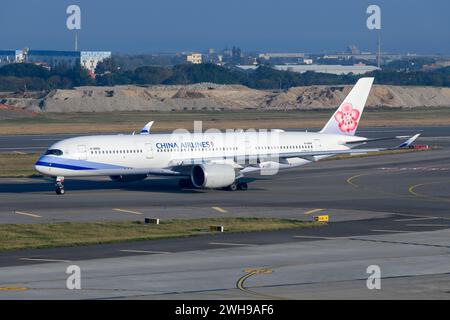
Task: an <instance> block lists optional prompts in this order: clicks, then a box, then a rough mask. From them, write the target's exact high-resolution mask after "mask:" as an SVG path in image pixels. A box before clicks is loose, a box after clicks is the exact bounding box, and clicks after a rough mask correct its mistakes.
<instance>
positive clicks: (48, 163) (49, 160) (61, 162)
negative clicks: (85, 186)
mask: <svg viewBox="0 0 450 320" xmlns="http://www.w3.org/2000/svg"><path fill="white" fill-rule="evenodd" d="M35 165H36V166H44V167H54V168H61V169H68V170H108V169H126V168H127V167H124V166H118V165H114V164H108V163H101V162H93V161H86V160H75V159H68V158H61V157H57V156H42V157H41V158H39V160H38V161H37V162H36V164H35Z"/></svg>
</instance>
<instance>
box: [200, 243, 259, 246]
mask: <svg viewBox="0 0 450 320" xmlns="http://www.w3.org/2000/svg"><path fill="white" fill-rule="evenodd" d="M208 244H210V245H213V246H255V245H254V244H249V243H231V242H209V243H208Z"/></svg>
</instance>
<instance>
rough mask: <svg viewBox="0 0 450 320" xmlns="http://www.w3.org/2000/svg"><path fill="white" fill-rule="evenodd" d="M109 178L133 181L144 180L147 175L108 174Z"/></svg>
mask: <svg viewBox="0 0 450 320" xmlns="http://www.w3.org/2000/svg"><path fill="white" fill-rule="evenodd" d="M109 178H110V179H111V180H112V181H115V182H133V181H139V180H144V179H145V178H147V175H146V174H127V175H119V176H110V177H109Z"/></svg>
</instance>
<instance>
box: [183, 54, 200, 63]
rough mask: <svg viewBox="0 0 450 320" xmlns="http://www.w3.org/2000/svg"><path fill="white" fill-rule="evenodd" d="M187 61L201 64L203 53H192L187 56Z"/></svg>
mask: <svg viewBox="0 0 450 320" xmlns="http://www.w3.org/2000/svg"><path fill="white" fill-rule="evenodd" d="M186 61H187V62H190V63H192V64H200V63H202V54H201V53H191V54H189V55H187V56H186Z"/></svg>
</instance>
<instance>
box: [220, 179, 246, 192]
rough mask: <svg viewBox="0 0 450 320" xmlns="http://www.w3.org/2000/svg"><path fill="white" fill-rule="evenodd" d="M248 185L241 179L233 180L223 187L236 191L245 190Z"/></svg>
mask: <svg viewBox="0 0 450 320" xmlns="http://www.w3.org/2000/svg"><path fill="white" fill-rule="evenodd" d="M247 189H248V185H247V183H246V182H243V181H235V182H233V183H232V184H230V185H229V186H228V187H225V188H224V190H228V191H237V190H243V191H244V190H247Z"/></svg>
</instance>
